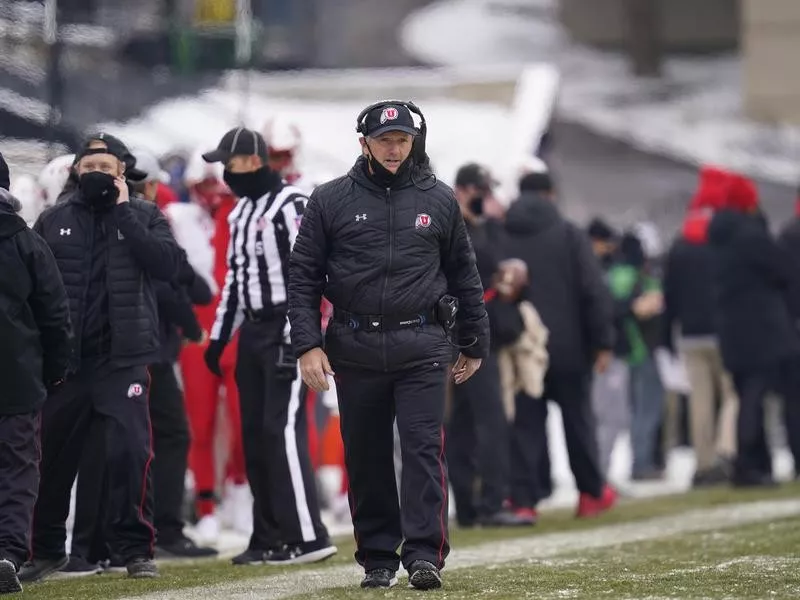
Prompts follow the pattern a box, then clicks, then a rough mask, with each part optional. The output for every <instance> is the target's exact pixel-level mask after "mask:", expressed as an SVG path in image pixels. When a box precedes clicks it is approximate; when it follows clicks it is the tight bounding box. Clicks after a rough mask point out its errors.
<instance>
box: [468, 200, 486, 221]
mask: <svg viewBox="0 0 800 600" xmlns="http://www.w3.org/2000/svg"><path fill="white" fill-rule="evenodd" d="M469 211H470V212H471V213H472V214H473V215H475V216H476V217H480V216H481V215H483V196H478V197H477V198H473V199H472V200H470V201H469Z"/></svg>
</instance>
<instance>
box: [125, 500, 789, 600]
mask: <svg viewBox="0 0 800 600" xmlns="http://www.w3.org/2000/svg"><path fill="white" fill-rule="evenodd" d="M798 514H800V500H782V501H762V502H752V503H746V504H734V505H729V506H721V507H717V508H711V509H702V510H694V511H690V512H686V513H684V514H682V515H680V517H679V518H676V516H675V515H671V516H667V517H659V518H656V519H650V520H647V521H638V522H632V523H625V524H619V525H608V526H604V527H597V528H595V529H589V530H583V531H576V532H563V533H551V534H546V535H537V536H531V537H529V538H522V539H517V540H506V541H504V542H503V543H502V544H498V543H496V542H492V543H488V544H482V545H480V546H474V547H468V548H464V549H458V548H456V549H455V550H453V552H452V553H451V555H450V557H449V558H448V564H447V569H448V570H452V569H463V568H467V567H474V566H481V565H484V566H485V565H496V564H502V563H510V562H518V561H523V560H526V561H539V560H542V559H552V558H556V557H558V556H561V555H565V554H570V553H574V552H579V551H585V550H595V549H600V548H607V547H610V546H616V545H619V544H627V543H633V542H643V541H647V540H652V539H657V538H663V537H667V536H672V535H682V534H688V533H697V532H703V531H717V530H721V529H726V528H730V527H738V526H741V525H746V524H750V523H759V522H766V521H772V520H776V519H780V518H785V517H790V516H796V515H798ZM360 577H361V572H360V570H359V569H358V568H357V567H356V566H355V565H348V566H341V567H331V568H327V569H326V568H321V569H313V570H301V571H294V572H290V573H284V574H281V575H275V576H270V577H261V578H257V579H250V580H244V581H236V582H230V583H224V584H219V585H216V586H211V587H208V588H204V589H199V588H189V589H184V590H174V591H161V592H156V593H154V594H148V595H144V596H138V597H136V600H198V599H202V598H223V597H224V598H227V599H228V600H251V599H256V598H257V599H259V600H276V599H278V598H287V597H290V596H294V595H297V594H304V593H310V592H315V591H321V590H324V589H326V588H333V587H350V586H355V585H357V583H358V581H359V579H360ZM446 577H447V575H446V573H445V581H446Z"/></svg>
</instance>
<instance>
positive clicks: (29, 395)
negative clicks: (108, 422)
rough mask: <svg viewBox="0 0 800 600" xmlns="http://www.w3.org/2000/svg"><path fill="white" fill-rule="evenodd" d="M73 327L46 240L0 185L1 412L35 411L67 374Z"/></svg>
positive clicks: (65, 296) (61, 285)
mask: <svg viewBox="0 0 800 600" xmlns="http://www.w3.org/2000/svg"><path fill="white" fill-rule="evenodd" d="M71 349H72V330H71V327H70V321H69V307H68V304H67V295H66V292H65V290H64V284H63V282H62V281H61V275H60V274H59V272H58V267H57V266H56V261H55V260H54V258H53V254H52V253H51V252H50V249H49V248H48V247H47V244H45V242H44V240H42V238H41V237H39V236H38V235H37V234H36V233H34V232H33V231H31V230H30V229H28V226H27V225H26V224H25V221H23V220H22V218H21V217H19V216H18V215H17V214H16V210H15V208H14V206H13V205H12V202H11V200H10V198H9V195H8V192H6V191H5V190H0V382H2V391H1V392H0V415H15V414H22V413H28V412H33V411H36V410H38V409H39V408H41V406H42V404H44V401H45V399H46V398H47V387H48V386H49V385H51V384H53V383H55V382H57V381H58V380H60V379H63V378H64V377H65V376H66V374H67V369H68V366H69V362H70V358H71Z"/></svg>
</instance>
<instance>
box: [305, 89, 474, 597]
mask: <svg viewBox="0 0 800 600" xmlns="http://www.w3.org/2000/svg"><path fill="white" fill-rule="evenodd" d="M409 107H411V108H412V109H414V110H415V111H418V109H417V108H416V107H415V106H413V105H411V104H410V103H403V102H395V101H388V102H383V103H378V104H376V105H373V106H371V107H369V108H368V110H366V111H365V112H363V113H362V115H361V116H360V118H359V119H358V128H357V130H358V131H359V133H361V134H362V135H363V137H361V138H360V141H361V146H362V156H361V157H359V159H358V160H357V161H356V164H355V165H354V166H353V168H352V169H351V170H350V172H349V173H348V174H347V175H345V176H344V177H340V178H339V179H335V180H333V181H331V182H329V183H326V184H324V185H322V186H320V187H318V188H317V189H316V190H315V191H314V193H313V194H312V196H311V200H310V202H309V204H308V207H307V208H306V211H305V213H304V215H303V220H302V224H301V226H300V232H299V234H298V238H297V241H296V244H295V247H294V251H293V253H292V257H291V261H290V271H289V317H290V319H291V325H292V343H293V345H294V348H295V353H296V354H297V356H298V357H299V361H300V369H301V373H302V375H303V379H304V380H305V382H306V383H307V384H308V385H309V386H310V387H311V388H313V389H315V390H317V391H322V390H327V389H328V383H327V376H329V375H333V374H334V370H335V372H336V374H335V380H336V388H337V392H338V396H339V406H340V411H341V420H342V436H343V440H344V444H345V460H346V464H347V472H348V476H349V478H350V491H351V508H352V512H353V523H354V526H355V530H356V539H357V540H358V549H357V551H356V560H357V561H358V562H359V564H361V565H362V566H363V567H364V569H365V571H366V577H365V578H364V580H363V581H362V584H361V585H362V587H390V586H391V585H393V584H394V583H396V577H395V573H396V571H397V569H398V566H399V562H400V557H399V556H398V555H397V552H396V551H397V548H398V547H399V546H400V544H401V543H403V551H402V562H403V564H404V565H405V567H406V570H407V571H408V572H409V581H410V583H411V585H412V586H414V587H416V588H420V589H430V588H434V587H439V586H440V585H441V578H440V574H439V570H440V569H441V568H442V567H443V566H444V560H445V558H446V556H447V554H448V552H449V544H448V536H447V468H446V465H445V460H444V436H443V428H442V421H443V413H444V396H445V385H446V383H447V373H446V372H445V370H446V368H447V365H448V364H449V363H450V360H451V358H452V355H453V351H452V345H451V343H449V341H448V337H447V333H446V331H445V328H443V326H442V322H443V321H445V322H446V319H445V318H444V317H445V316H446V315H445V314H444V313H445V312H446V310H447V306H448V305H450V303H449V302H448V300H449V298H448V295H451V297H454V298H456V299H457V300H458V303H459V308H458V313H457V317H456V320H457V322H458V323H457V324H458V328H457V331H458V336H459V338H458V347H460V348H461V349H462V350H461V355H460V356H459V357H458V359H457V360H456V364H455V367H454V371H453V372H454V380H455V383H456V384H460V383H463V382H464V381H466V380H467V379H469V377H470V376H471V375H472V374H473V373H475V371H476V370H477V369H478V368H479V367H480V363H481V359H482V358H484V357H485V356H486V355H487V353H488V350H489V334H488V319H487V316H486V309H485V307H484V304H483V289H482V287H481V282H480V278H479V276H478V271H477V268H476V266H475V254H474V252H473V250H472V247H471V245H470V242H469V238H468V236H467V231H466V227H465V225H464V220H463V218H462V216H461V212H460V210H459V206H458V203H457V202H456V199H455V197H454V195H453V191H452V190H451V189H450V188H448V187H447V186H446V185H444V184H442V183H440V182H437V181H436V178H435V177H434V175H433V174H432V172H431V171H430V167H429V166H428V157H427V155H426V154H425V150H424V142H425V136H424V121H423V124H421V126H420V128H419V129H418V128H417V127H416V126H415V124H414V121H413V117H412V114H411V111H410V110H409ZM323 294H324V295H325V296H326V297H327V299H328V300H330V302H331V303H332V304H333V306H334V315H333V319H332V320H331V322H330V323H329V325H328V329H327V333H326V340H325V342H324V346H325V350H324V351H323V339H322V334H321V330H320V300H321V298H322V296H323ZM437 307H439V309H437ZM449 324H450V323H448V325H449ZM395 417H396V419H397V426H398V429H399V432H400V441H401V444H402V447H403V471H402V482H401V488H402V489H401V491H400V493H401V498H402V503H401V504H402V507H400V506H398V498H397V489H396V484H395V478H394V470H393V431H392V422H393V420H394V418H395ZM401 511H402V518H401ZM401 523H402V526H401Z"/></svg>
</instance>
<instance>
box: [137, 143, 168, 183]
mask: <svg viewBox="0 0 800 600" xmlns="http://www.w3.org/2000/svg"><path fill="white" fill-rule="evenodd" d="M131 154H133V156H134V157H135V158H136V165H135V167H134V168H135V169H136V170H137V171H141V172H142V173H146V174H147V177H145V178H144V181H145V182H150V181H158V182H159V183H163V184H169V182H170V181H171V180H172V178H171V177H170V176H169V173H167V172H166V171H165V170H164V169H162V168H161V165H160V164H159V162H158V159H157V158H156V156H155V154H153V153H152V152H150V151H148V150H145V149H143V148H134V149H133V150H131Z"/></svg>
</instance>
